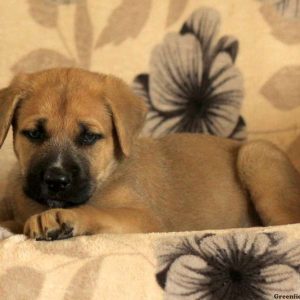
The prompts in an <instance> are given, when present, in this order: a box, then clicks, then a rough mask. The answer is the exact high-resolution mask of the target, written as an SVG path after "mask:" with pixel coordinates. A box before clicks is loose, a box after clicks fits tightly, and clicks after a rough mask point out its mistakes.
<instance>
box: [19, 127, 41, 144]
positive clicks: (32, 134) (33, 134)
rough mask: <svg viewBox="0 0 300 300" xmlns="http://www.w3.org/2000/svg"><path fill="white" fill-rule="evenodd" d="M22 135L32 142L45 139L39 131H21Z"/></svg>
mask: <svg viewBox="0 0 300 300" xmlns="http://www.w3.org/2000/svg"><path fill="white" fill-rule="evenodd" d="M22 134H23V135H24V136H26V137H27V138H28V139H29V140H32V141H43V140H44V139H45V133H44V131H43V130H40V129H33V130H23V131H22Z"/></svg>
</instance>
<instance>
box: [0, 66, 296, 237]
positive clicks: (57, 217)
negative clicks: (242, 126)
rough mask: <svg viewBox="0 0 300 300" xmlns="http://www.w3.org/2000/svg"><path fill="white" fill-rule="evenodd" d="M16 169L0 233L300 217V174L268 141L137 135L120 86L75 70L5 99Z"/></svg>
mask: <svg viewBox="0 0 300 300" xmlns="http://www.w3.org/2000/svg"><path fill="white" fill-rule="evenodd" d="M0 101H1V102H0V145H2V144H3V142H4V140H5V137H6V135H7V132H8V130H9V127H10V125H11V124H12V128H13V140H14V151H15V154H16V156H17V159H18V164H17V166H15V168H14V169H13V171H12V173H11V175H10V177H9V181H10V183H9V185H8V187H7V193H6V196H5V199H3V201H2V204H1V205H2V207H1V210H2V213H1V214H0V215H2V216H4V215H5V216H7V217H6V219H3V222H2V223H1V225H2V226H4V227H6V228H8V229H10V230H13V231H14V232H24V233H25V234H26V235H27V236H29V237H31V238H36V239H40V240H55V239H63V238H68V237H71V236H78V235H87V234H96V233H102V232H105V233H133V232H156V231H187V230H203V229H218V228H233V227H245V226H253V225H259V224H260V223H262V224H263V225H278V224H287V223H296V222H299V221H300V178H299V174H298V173H297V171H296V170H295V169H294V167H293V166H292V165H291V163H290V162H289V160H288V159H287V157H286V156H285V155H284V154H283V153H282V152H281V151H280V150H279V149H277V148H276V147H275V146H273V145H272V144H270V143H267V142H262V141H258V142H250V143H246V144H242V143H239V142H236V141H232V140H227V139H224V138H219V137H212V136H206V135H201V134H173V135H169V136H166V137H163V138H158V139H151V138H139V137H138V136H139V132H140V130H141V128H142V126H143V124H144V119H145V114H146V108H145V105H144V103H143V101H142V100H140V99H139V98H138V97H137V96H136V95H135V94H133V92H132V91H131V90H130V88H129V87H128V86H127V85H126V84H125V83H124V82H122V81H121V80H119V79H117V78H115V77H113V76H108V75H100V74H96V73H91V72H88V71H84V70H80V69H51V70H46V71H42V72H38V73H34V74H25V75H19V76H17V77H16V78H15V79H14V80H13V81H12V83H11V84H10V86H9V87H7V88H5V89H3V90H1V92H0Z"/></svg>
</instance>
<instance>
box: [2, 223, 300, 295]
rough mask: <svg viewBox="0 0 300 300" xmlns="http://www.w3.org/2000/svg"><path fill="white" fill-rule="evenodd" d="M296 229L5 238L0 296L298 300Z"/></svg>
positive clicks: (299, 262)
mask: <svg viewBox="0 0 300 300" xmlns="http://www.w3.org/2000/svg"><path fill="white" fill-rule="evenodd" d="M299 230H300V225H298V224H297V225H288V226H282V227H269V228H253V229H243V230H241V229H238V230H226V231H209V232H208V231H205V232H188V233H161V234H134V235H96V236H88V237H77V238H73V239H69V240H64V241H56V242H37V241H32V240H27V239H26V237H24V236H22V235H18V236H11V237H9V238H7V239H4V240H2V241H0V265H1V267H0V299H1V300H2V299H3V300H10V299H12V300H17V299H26V300H27V299H30V300H35V299H51V300H52V299H56V300H60V299H70V300H71V299H72V300H76V299H78V300H79V299H80V300H83V299H84V300H86V299H108V300H111V299H130V300H133V299H139V300H140V299H151V300H152V299H155V300H158V299H243V300H247V299H255V300H259V299H299V298H295V297H297V296H298V297H300V238H299ZM288 296H292V297H294V298H287V297H288ZM283 297H286V298H283Z"/></svg>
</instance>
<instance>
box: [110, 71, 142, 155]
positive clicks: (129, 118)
mask: <svg viewBox="0 0 300 300" xmlns="http://www.w3.org/2000/svg"><path fill="white" fill-rule="evenodd" d="M105 81H106V84H105V98H106V101H107V102H108V103H107V104H108V106H109V108H110V111H111V113H112V118H113V122H114V126H115V128H116V132H117V136H118V140H119V144H120V146H121V150H122V152H123V154H124V155H125V156H129V155H130V151H131V146H132V144H133V141H134V138H136V137H137V135H138V134H139V133H140V131H141V129H142V127H143V125H144V122H145V117H146V113H147V108H146V105H145V104H144V101H143V100H142V99H141V98H139V97H138V96H137V95H135V94H134V92H133V91H132V90H131V89H130V87H129V86H128V85H127V84H126V83H125V82H123V81H122V80H120V79H118V78H115V77H111V76H108V77H107V78H106V79H105Z"/></svg>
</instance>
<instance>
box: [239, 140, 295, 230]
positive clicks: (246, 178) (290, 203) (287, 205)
mask: <svg viewBox="0 0 300 300" xmlns="http://www.w3.org/2000/svg"><path fill="white" fill-rule="evenodd" d="M237 167H238V173H239V177H240V179H241V181H242V184H243V185H244V186H245V188H246V189H247V190H248V192H249V193H250V197H251V201H252V202H253V204H254V207H255V209H256V211H257V213H258V214H259V216H260V218H261V220H262V222H263V224H264V225H282V224H291V223H299V222H300V174H299V173H298V172H297V170H296V169H295V168H294V166H293V165H292V163H291V162H290V160H289V159H288V157H287V156H286V155H285V154H284V153H283V152H282V151H281V150H280V149H279V148H277V147H276V146H275V145H273V144H271V143H269V142H266V141H253V142H249V143H247V144H244V145H243V146H242V147H241V148H240V150H239V154H238V160H237Z"/></svg>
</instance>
